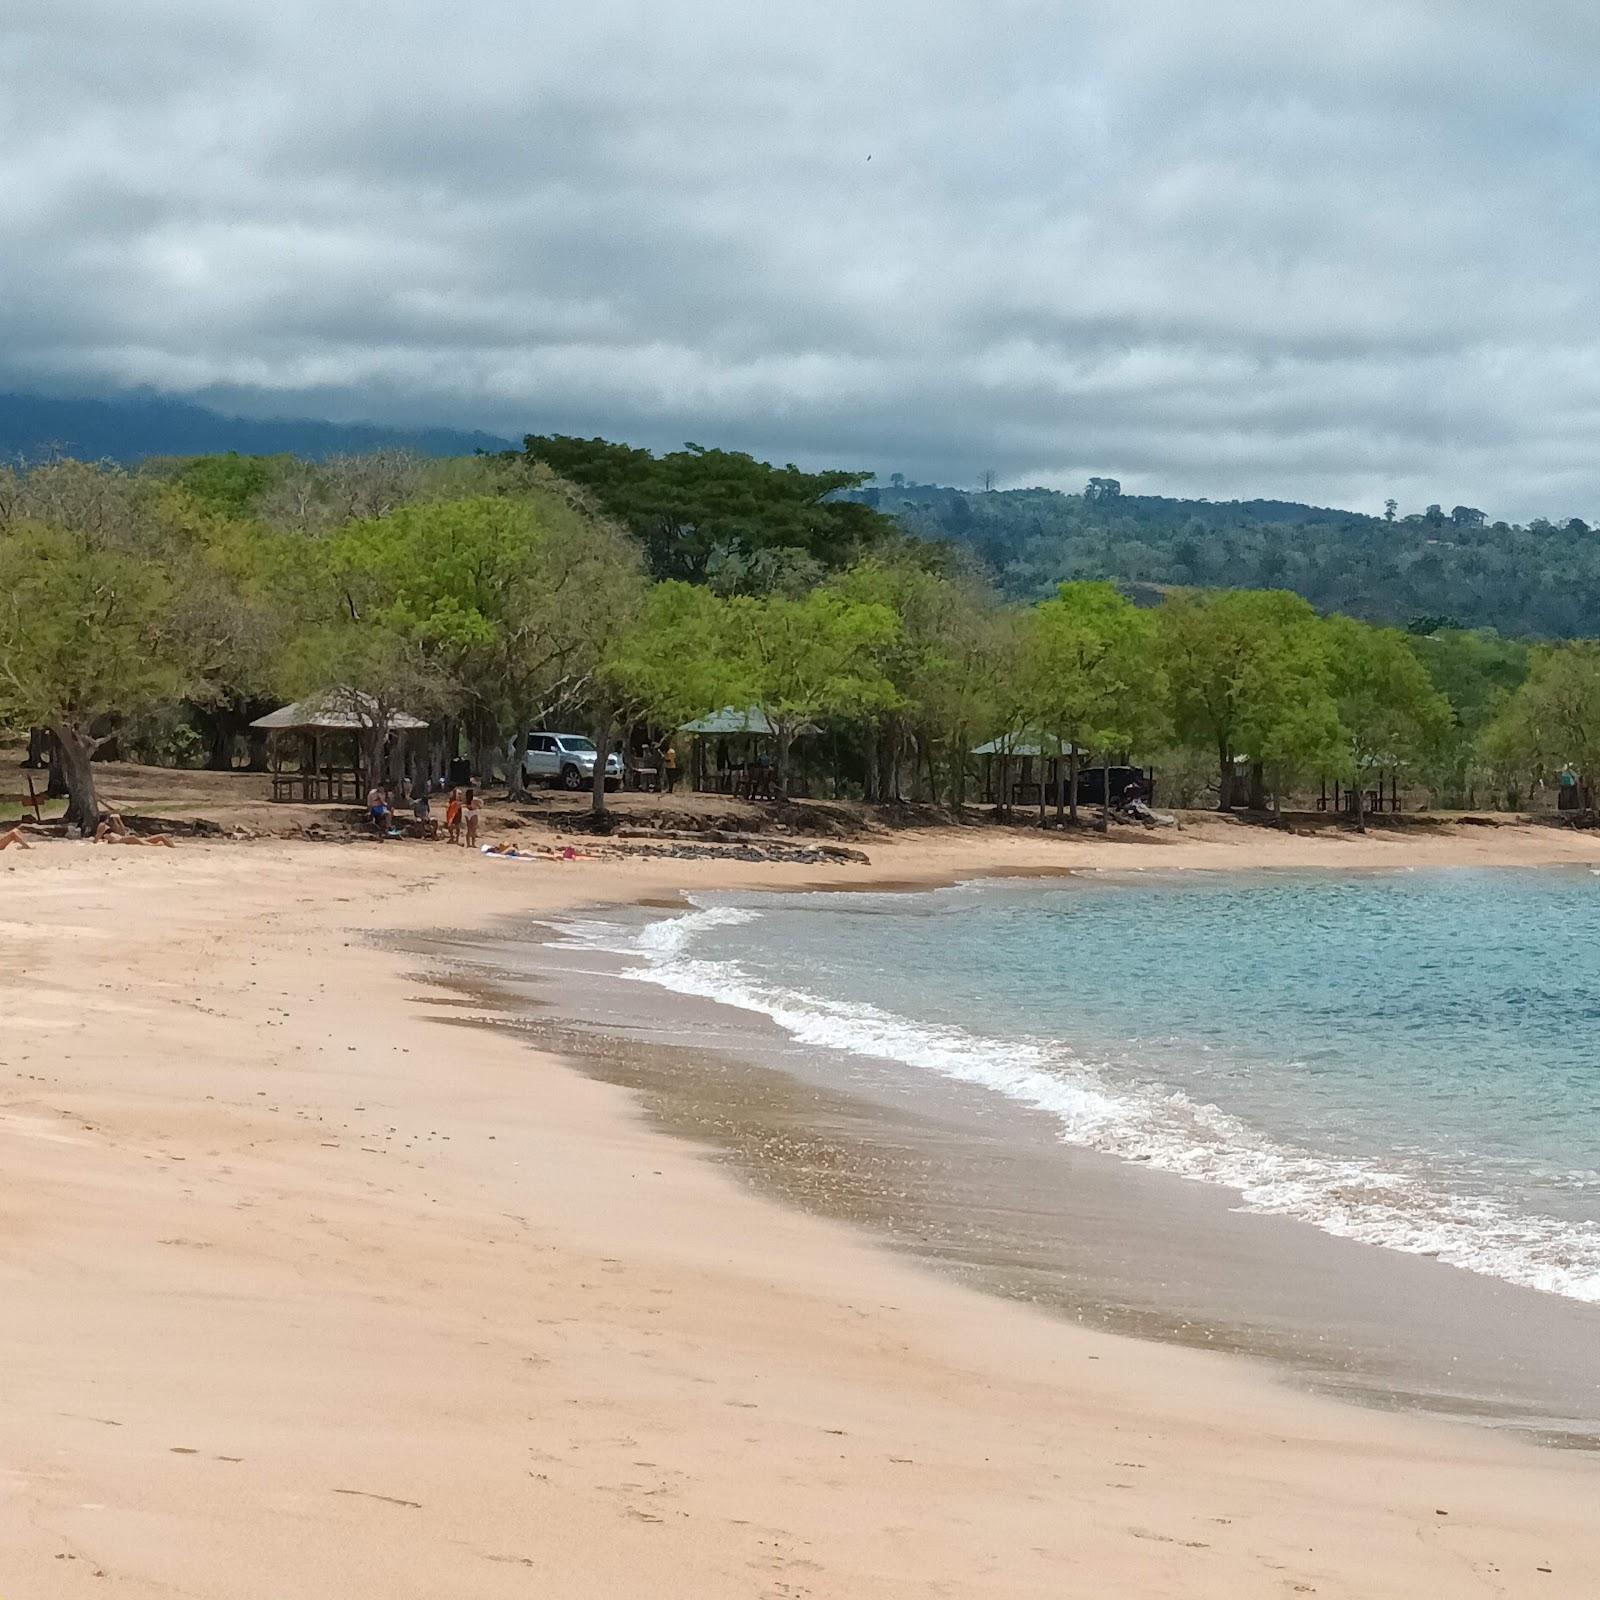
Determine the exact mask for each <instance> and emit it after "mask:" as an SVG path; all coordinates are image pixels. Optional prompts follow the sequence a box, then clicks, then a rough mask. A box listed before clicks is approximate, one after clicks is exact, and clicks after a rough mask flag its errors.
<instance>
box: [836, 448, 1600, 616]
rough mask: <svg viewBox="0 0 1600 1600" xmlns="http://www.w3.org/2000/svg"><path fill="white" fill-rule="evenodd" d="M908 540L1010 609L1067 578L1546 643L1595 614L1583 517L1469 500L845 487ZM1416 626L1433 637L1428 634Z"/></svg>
mask: <svg viewBox="0 0 1600 1600" xmlns="http://www.w3.org/2000/svg"><path fill="white" fill-rule="evenodd" d="M853 493H854V496H855V497H856V498H857V499H859V500H860V501H861V502H862V503H863V504H867V505H870V506H872V507H873V508H874V509H877V510H880V511H882V512H884V513H885V514H888V515H892V516H893V517H894V518H895V519H896V521H897V522H899V523H900V525H901V526H902V527H903V528H905V529H906V530H907V531H908V532H911V533H914V534H916V535H917V536H919V537H922V538H926V539H934V540H949V541H952V542H954V543H955V544H957V545H959V546H960V547H961V548H962V549H963V550H966V551H969V552H970V553H971V554H972V556H973V557H974V559H975V560H976V561H977V562H978V563H979V564H980V565H981V566H982V568H983V570H984V571H985V573H986V574H987V575H988V576H989V577H990V578H991V580H992V581H993V582H994V583H995V584H996V586H997V587H998V588H999V589H1000V590H1001V592H1002V593H1003V594H1005V595H1006V596H1007V597H1008V598H1011V599H1016V600H1032V599H1038V598H1040V597H1042V596H1044V595H1046V594H1049V593H1051V592H1053V590H1054V589H1055V586H1056V584H1058V583H1060V582H1061V581H1063V580H1072V579H1079V578H1089V579H1105V580H1108V581H1110V582H1114V583H1116V584H1118V585H1119V586H1120V587H1123V588H1124V589H1128V588H1136V587H1137V586H1141V585H1142V586H1148V587H1150V588H1152V589H1156V590H1159V589H1160V588H1163V587H1166V586H1174V585H1176V586H1185V587H1193V586H1198V587H1213V588H1233V589H1262V588H1265V589H1292V590H1293V591H1294V592H1295V593H1296V594H1300V595H1303V596H1305V598H1306V599H1308V600H1310V601H1311V603H1312V604H1313V605H1314V606H1316V607H1317V608H1318V610H1321V611H1341V612H1344V613H1346V614H1347V615H1350V616H1355V617H1360V618H1362V619H1364V620H1365V621H1368V622H1381V623H1385V624H1388V625H1391V626H1398V627H1408V626H1411V625H1413V624H1419V625H1424V624H1432V625H1437V623H1439V622H1441V621H1443V622H1450V623H1453V624H1454V625H1455V626H1457V627H1468V628H1475V627H1494V628H1498V629H1499V630H1500V631H1501V632H1502V633H1507V634H1513V635H1517V636H1528V637H1541V638H1572V637H1579V636H1582V635H1585V634H1589V633H1591V632H1593V631H1594V629H1595V627H1596V618H1600V530H1597V529H1595V528H1592V527H1590V526H1589V524H1588V523H1586V522H1585V521H1584V520H1583V519H1581V518H1579V517H1563V518H1560V519H1557V520H1554V521H1550V520H1546V519H1544V518H1535V519H1534V520H1533V521H1531V522H1528V523H1525V524H1524V523H1508V522H1503V521H1492V520H1491V519H1490V518H1489V517H1488V516H1487V515H1486V514H1485V513H1484V512H1483V511H1482V510H1481V509H1479V508H1477V507H1475V506H1467V505H1454V506H1443V505H1431V506H1427V507H1424V508H1421V509H1402V508H1401V507H1399V506H1398V505H1396V504H1395V503H1394V502H1392V501H1391V502H1390V504H1389V507H1388V510H1387V511H1386V513H1385V515H1383V516H1365V515H1362V514H1360V513H1358V512H1350V511H1338V510H1332V509H1329V508H1326V507H1319V506H1307V505H1297V504H1293V503H1291V502H1286V501H1276V500H1235V501H1227V502H1220V501H1219V502H1213V501H1208V500H1176V499H1167V498H1164V497H1161V496H1156V495H1134V494H1126V493H1124V492H1123V491H1122V487H1121V485H1120V483H1118V482H1117V480H1116V479H1114V478H1096V479H1092V480H1091V481H1090V483H1089V484H1088V485H1086V487H1085V489H1084V492H1083V493H1082V494H1061V493H1058V492H1056V491H1055V490H1051V489H1009V490H996V491H993V492H982V491H977V492H969V491H966V490H961V489H951V488H945V487H941V486H938V485H933V484H916V483H905V482H904V481H900V482H895V481H893V480H891V481H890V482H889V483H886V484H874V485H863V486H862V487H861V488H859V489H857V490H855V491H853ZM1424 631H1431V627H1427V626H1424Z"/></svg>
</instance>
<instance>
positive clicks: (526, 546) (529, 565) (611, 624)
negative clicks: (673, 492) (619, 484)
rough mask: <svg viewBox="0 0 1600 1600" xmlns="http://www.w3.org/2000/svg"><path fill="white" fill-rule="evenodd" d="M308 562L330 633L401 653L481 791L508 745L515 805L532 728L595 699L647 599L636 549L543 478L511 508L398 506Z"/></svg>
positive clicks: (478, 502) (349, 530)
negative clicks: (459, 738) (458, 724)
mask: <svg viewBox="0 0 1600 1600" xmlns="http://www.w3.org/2000/svg"><path fill="white" fill-rule="evenodd" d="M307 548H308V550H309V551H310V552H311V553H312V554H311V559H312V560H313V561H320V563H321V564H322V567H323V569H324V570H325V572H326V574H327V579H328V582H327V585H326V589H325V603H326V604H327V606H328V609H329V616H328V621H329V624H330V625H333V626H343V625H347V624H348V625H358V626H366V627H369V628H377V629H378V630H380V631H381V632H386V633H388V634H390V635H392V636H393V637H394V638H395V639H398V640H403V641H405V642H406V645H407V653H406V659H407V660H409V661H410V662H412V663H413V667H412V670H411V672H410V674H409V675H410V679H411V682H412V684H413V687H414V692H416V693H418V694H424V693H425V694H427V695H428V697H429V699H430V702H431V705H430V707H429V709H432V710H434V711H436V712H440V711H446V710H450V711H454V712H458V713H460V714H461V715H462V716H463V718H464V719H465V722H466V725H467V729H468V733H469V736H470V737H471V739H472V742H473V746H474V756H475V765H476V766H477V768H478V770H479V771H480V772H481V773H482V775H483V776H484V778H485V779H486V780H487V779H488V778H489V777H490V776H491V772H490V770H489V769H490V765H491V763H492V761H493V759H494V756H493V752H494V751H495V750H496V749H498V747H499V746H500V745H501V744H502V743H503V742H505V740H506V739H507V736H508V735H509V736H510V739H511V740H512V743H513V749H512V756H511V761H510V771H511V776H510V782H511V787H512V792H513V793H514V794H517V795H521V794H522V793H524V792H525V791H524V789H523V782H524V780H523V761H522V757H523V754H524V752H525V750H526V741H527V736H528V731H529V729H530V727H535V726H537V725H538V724H539V723H540V722H542V721H544V720H545V718H546V716H548V715H549V714H551V713H552V712H553V711H554V710H555V709H556V708H558V707H560V706H573V705H583V704H586V703H587V702H588V701H589V700H590V698H592V693H593V688H594V681H595V673H596V671H597V669H598V668H599V665H600V663H601V661H602V660H603V659H604V657H605V653H606V651H607V649H608V648H609V646H610V642H611V639H612V637H613V635H614V633H615V630H616V627H617V625H618V622H619V620H620V619H621V618H622V617H623V616H624V615H625V614H627V613H629V612H630V611H631V609H632V607H633V606H634V605H635V604H636V602H637V598H638V592H639V585H640V572H639V560H638V554H637V550H636V548H635V546H634V545H633V543H632V541H631V540H630V539H629V538H628V536H627V535H626V534H625V533H624V532H622V530H621V529H619V528H617V527H616V526H615V525H614V524H611V523H609V522H608V521H606V519H604V518H602V517H600V516H598V515H596V514H595V513H594V511H593V509H592V507H590V506H589V505H588V504H587V502H586V501H585V500H584V499H583V497H582V496H581V495H578V494H575V493H574V492H573V491H572V490H570V488H569V487H568V486H566V485H563V484H560V483H559V482H558V481H556V480H555V479H553V478H551V477H550V475H549V474H547V473H543V474H536V475H534V476H533V477H531V478H530V479H529V480H528V481H526V482H525V483H523V484H522V485H521V486H520V488H519V491H518V493H517V494H516V495H515V496H492V495H479V496H475V497H472V498H468V499H462V500H441V501H433V502H424V503H420V504H414V505H407V506H402V507H400V508H398V509H397V510H395V511H393V512H391V513H390V514H389V515H387V516H383V517H377V518H371V519H366V520H362V521H357V522H352V523H348V524H346V525H345V526H344V527H343V528H342V529H340V530H339V531H338V532H336V533H334V534H332V535H331V536H329V537H328V538H326V539H325V540H321V541H311V542H309V543H308V545H307ZM384 654H385V652H384V651H382V650H379V651H378V652H377V655H376V658H375V659H378V660H381V659H383V657H384ZM602 765H603V763H602Z"/></svg>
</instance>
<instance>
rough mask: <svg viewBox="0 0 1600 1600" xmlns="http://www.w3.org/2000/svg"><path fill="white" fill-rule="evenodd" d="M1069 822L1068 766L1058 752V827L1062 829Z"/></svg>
mask: <svg viewBox="0 0 1600 1600" xmlns="http://www.w3.org/2000/svg"><path fill="white" fill-rule="evenodd" d="M1066 820H1067V764H1066V762H1064V761H1063V760H1062V759H1061V752H1060V751H1059V750H1058V751H1057V752H1056V826H1057V827H1058V828H1059V827H1061V826H1062V825H1063V824H1064V823H1065V822H1066Z"/></svg>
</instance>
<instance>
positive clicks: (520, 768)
mask: <svg viewBox="0 0 1600 1600" xmlns="http://www.w3.org/2000/svg"><path fill="white" fill-rule="evenodd" d="M506 793H507V795H508V796H509V797H510V798H511V799H513V800H527V799H529V798H531V797H530V796H529V794H528V719H527V718H526V717H524V718H523V719H522V720H521V721H520V722H518V724H517V737H516V739H515V740H514V741H513V742H512V746H511V774H510V776H509V777H508V778H507V779H506Z"/></svg>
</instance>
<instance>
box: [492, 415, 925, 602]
mask: <svg viewBox="0 0 1600 1600" xmlns="http://www.w3.org/2000/svg"><path fill="white" fill-rule="evenodd" d="M523 458H524V459H525V460H526V461H527V462H529V463H540V464H543V465H544V466H546V467H548V468H549V469H550V470H551V471H552V472H555V473H556V474H558V475H559V476H560V477H562V478H565V479H568V480H569V481H571V482H573V483H576V484H579V485H581V486H582V487H583V488H584V489H586V490H588V491H589V493H590V494H592V495H593V496H594V498H595V500H596V501H597V502H598V503H599V505H600V506H601V508H602V509H603V510H605V511H606V512H607V513H608V514H609V515H611V516H613V517H616V518H618V519H619V520H620V521H621V522H622V523H623V524H624V525H626V526H627V527H628V528H629V529H631V530H632V532H633V533H634V534H635V535H636V536H637V537H638V538H639V539H640V540H641V541H642V543H643V545H644V548H645V552H646V556H647V559H648V561H649V564H650V571H651V573H652V575H653V576H655V577H657V578H682V579H688V580H690V581H693V582H701V581H704V580H705V579H706V577H707V576H708V573H709V572H710V571H711V570H712V569H713V568H721V569H723V571H724V577H725V586H726V587H727V588H728V589H729V590H730V591H732V590H734V589H736V588H743V589H744V592H751V589H750V587H749V585H750V584H751V583H753V582H754V581H756V580H758V579H759V578H760V576H761V575H762V574H763V573H767V574H774V575H776V576H778V577H779V578H782V577H783V576H784V575H785V574H786V573H787V572H788V571H789V570H790V569H791V568H793V566H794V565H795V564H796V563H797V562H800V561H802V560H803V559H806V560H809V561H811V562H813V563H815V564H816V566H817V567H818V568H821V569H823V570H827V571H833V570H836V569H838V568H840V567H843V566H847V565H848V564H849V563H850V562H851V561H853V560H854V559H855V558H856V557H857V556H859V555H861V554H863V553H864V552H865V551H867V550H869V549H870V548H872V547H873V546H874V545H876V544H879V543H881V542H883V541H885V540H887V539H890V538H892V537H894V533H895V529H894V524H893V523H892V522H890V521H889V519H888V518H887V517H883V516H880V515H879V514H878V512H876V511H875V510H873V509H872V508H871V507H870V506H867V505H864V504H862V503H860V502H859V501H856V500H850V499H844V498H841V491H845V490H853V489H860V488H861V487H862V486H863V485H864V484H865V483H866V482H867V481H868V479H869V478H870V477H871V476H872V474H871V473H866V472H837V471H834V472H802V471H801V470H800V469H799V468H798V467H794V466H788V467H773V466H770V465H768V464H767V463H766V462H764V461H757V460H756V459H755V458H754V457H753V456H748V455H744V454H742V453H740V452H738V451H733V450H707V449H704V448H703V447H701V446H700V445H697V444H690V445H685V446H684V448H683V449H682V450H675V451H672V452H671V453H669V454H667V455H663V456H655V455H653V454H652V453H651V452H650V451H648V450H639V449H635V448H633V447H631V446H629V445H622V444H612V443H610V442H609V441H607V440H605V439H574V438H569V437H567V436H565V435H561V434H552V435H536V434H530V435H529V436H528V438H527V440H526V441H525V443H524V446H523ZM763 562H764V563H765V565H763ZM735 574H738V578H737V581H736V579H735Z"/></svg>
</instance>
